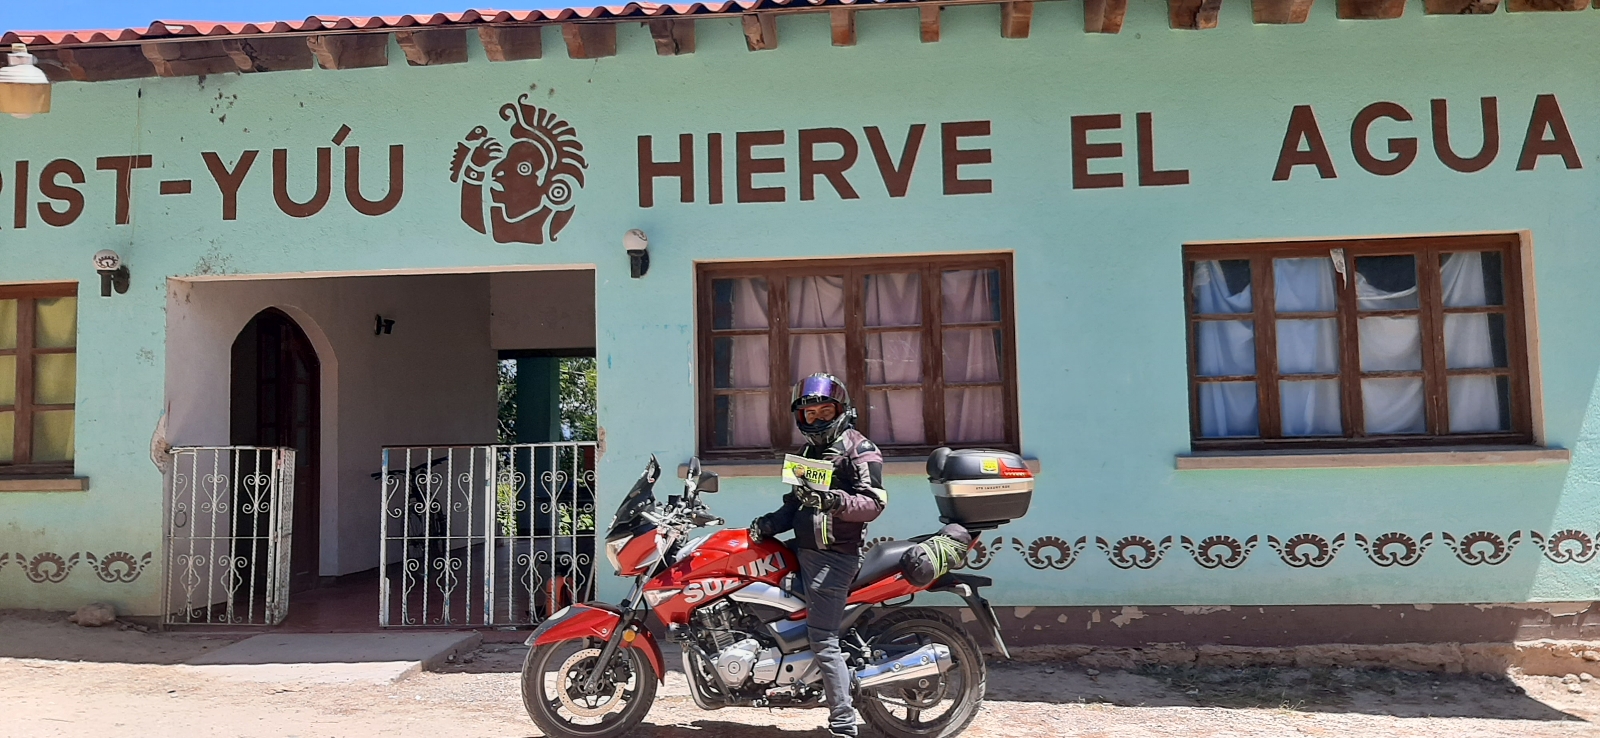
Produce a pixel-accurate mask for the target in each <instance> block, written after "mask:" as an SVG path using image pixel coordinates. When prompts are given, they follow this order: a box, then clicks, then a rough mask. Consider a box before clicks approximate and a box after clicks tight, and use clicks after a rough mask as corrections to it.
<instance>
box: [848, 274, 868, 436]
mask: <svg viewBox="0 0 1600 738" xmlns="http://www.w3.org/2000/svg"><path fill="white" fill-rule="evenodd" d="M866 278H867V275H866V272H863V271H862V270H860V269H855V268H850V269H846V270H845V271H844V364H845V366H847V367H849V370H848V375H849V376H848V377H847V378H846V379H845V383H844V386H845V390H846V391H847V392H849V393H850V399H851V400H852V401H853V402H854V403H855V406H856V408H857V410H856V414H857V415H858V421H857V422H861V421H865V422H864V423H863V427H862V432H864V433H870V432H871V430H872V417H871V415H872V413H870V412H866V408H867V345H866V344H867V340H866V322H867V321H866V302H867V300H866V292H867V291H866V289H865V285H863V284H862V282H863V281H864V280H865V279H866Z"/></svg>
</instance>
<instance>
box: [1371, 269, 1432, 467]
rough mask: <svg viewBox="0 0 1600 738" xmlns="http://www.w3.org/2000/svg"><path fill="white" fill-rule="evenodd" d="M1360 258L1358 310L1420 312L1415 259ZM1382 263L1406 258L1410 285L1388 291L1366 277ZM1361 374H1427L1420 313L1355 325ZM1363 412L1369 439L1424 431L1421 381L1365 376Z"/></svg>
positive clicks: (1425, 428) (1377, 319) (1393, 286)
mask: <svg viewBox="0 0 1600 738" xmlns="http://www.w3.org/2000/svg"><path fill="white" fill-rule="evenodd" d="M1369 258H1370V257H1368V258H1357V259H1356V275H1355V277H1356V309H1357V310H1358V311H1361V312H1366V311H1370V310H1415V309H1417V308H1418V307H1419V306H1420V305H1421V302H1420V300H1419V299H1418V292H1417V279H1416V261H1415V259H1412V258H1411V257H1401V256H1391V257H1377V258H1375V259H1372V260H1371V261H1370V262H1369V260H1368V259H1369ZM1377 259H1387V260H1401V259H1403V260H1405V261H1406V262H1407V263H1409V268H1410V270H1411V277H1410V279H1409V280H1408V281H1407V283H1406V284H1391V285H1390V287H1392V288H1393V289H1385V288H1383V287H1380V286H1378V285H1376V284H1373V282H1372V280H1370V279H1368V277H1367V275H1366V274H1363V269H1362V267H1363V266H1364V265H1365V264H1368V263H1373V264H1376V263H1378V261H1377ZM1356 334H1357V342H1358V349H1359V351H1360V352H1361V371H1364V372H1382V371H1416V372H1420V371H1422V324H1421V323H1419V322H1418V317H1417V316H1415V315H1401V316H1384V317H1361V318H1358V319H1357V322H1356ZM1361 408H1362V415H1363V416H1364V417H1365V418H1366V432H1367V433H1368V434H1369V435H1390V434H1403V433H1425V432H1427V430H1428V426H1427V422H1426V415H1424V413H1423V398H1422V378H1421V377H1384V378H1370V377H1369V378H1363V379H1362V380H1361Z"/></svg>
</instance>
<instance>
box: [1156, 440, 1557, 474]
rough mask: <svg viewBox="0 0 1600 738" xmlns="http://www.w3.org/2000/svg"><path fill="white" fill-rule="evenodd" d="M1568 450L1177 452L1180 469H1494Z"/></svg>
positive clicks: (1550, 458) (1550, 460) (1553, 460)
mask: <svg viewBox="0 0 1600 738" xmlns="http://www.w3.org/2000/svg"><path fill="white" fill-rule="evenodd" d="M1571 460H1572V452H1571V451H1569V450H1567V449H1564V448H1542V447H1538V446H1458V447H1455V448H1398V449H1360V450H1326V449H1323V450H1315V451H1311V450H1295V451H1203V452H1199V453H1194V454H1178V455H1177V456H1176V457H1174V459H1173V462H1174V464H1175V466H1176V467H1177V468H1178V469H1179V470H1180V471H1184V470H1203V469H1375V468H1384V467H1401V466H1499V465H1505V464H1565V463H1567V462H1569V461H1571Z"/></svg>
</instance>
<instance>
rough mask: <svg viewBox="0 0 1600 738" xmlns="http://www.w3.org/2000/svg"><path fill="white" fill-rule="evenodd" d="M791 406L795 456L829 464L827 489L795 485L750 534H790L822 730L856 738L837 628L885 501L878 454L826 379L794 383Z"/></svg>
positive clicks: (839, 387)
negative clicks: (798, 441)
mask: <svg viewBox="0 0 1600 738" xmlns="http://www.w3.org/2000/svg"><path fill="white" fill-rule="evenodd" d="M789 409H790V410H791V411H793V412H794V421H795V424H796V425H797V426H799V428H800V433H801V434H802V435H804V436H805V439H806V445H805V447H804V448H802V449H801V451H800V455H801V456H804V457H806V458H810V459H820V460H826V461H830V462H832V463H833V480H832V483H831V484H830V485H829V486H830V488H829V489H827V490H812V489H808V488H806V487H793V488H792V490H791V491H790V492H789V493H787V494H785V495H784V496H783V507H781V508H779V509H778V510H777V511H775V512H772V513H768V514H766V515H763V516H761V517H759V518H756V519H755V520H754V521H753V522H751V524H750V537H751V538H752V539H754V540H759V539H761V538H768V537H771V536H775V535H778V534H780V533H783V532H786V531H789V530H793V531H794V532H795V540H794V544H793V546H794V549H795V553H796V555H797V557H798V558H799V560H800V577H801V586H802V588H803V590H804V593H805V597H806V603H807V610H806V636H807V637H808V638H809V639H810V641H811V651H812V653H814V654H816V659H817V662H818V665H819V666H820V667H821V670H822V687H823V694H824V697H825V698H826V699H827V703H828V731H829V732H830V733H832V734H833V735H836V736H855V735H856V734H857V733H856V722H855V711H854V709H853V708H852V706H851V704H850V686H851V672H850V666H849V664H848V663H847V662H846V661H845V657H844V652H843V651H842V650H840V648H839V629H840V621H841V620H842V618H843V616H844V606H845V600H846V599H847V598H848V597H849V594H850V583H851V581H853V580H854V579H855V577H856V573H857V572H858V571H860V569H861V543H862V540H863V539H864V537H865V535H866V529H867V523H868V522H871V521H872V520H874V519H875V518H877V517H878V515H879V514H881V513H882V512H883V508H884V505H886V504H887V503H888V501H889V495H888V493H887V492H885V491H884V489H883V454H882V453H881V452H880V451H879V450H878V447H877V445H876V444H874V443H873V442H872V441H870V440H867V437H866V436H865V435H862V433H861V432H860V431H857V430H855V428H853V427H852V426H853V425H854V423H855V418H856V411H855V408H854V407H853V406H852V405H851V404H850V394H849V393H848V392H847V391H845V387H844V383H842V382H840V381H839V380H838V379H837V378H835V377H834V376H832V375H830V374H813V375H811V376H809V377H806V378H805V379H802V380H800V382H799V383H797V384H796V385H795V386H794V392H793V393H792V395H791V400H790V403H789Z"/></svg>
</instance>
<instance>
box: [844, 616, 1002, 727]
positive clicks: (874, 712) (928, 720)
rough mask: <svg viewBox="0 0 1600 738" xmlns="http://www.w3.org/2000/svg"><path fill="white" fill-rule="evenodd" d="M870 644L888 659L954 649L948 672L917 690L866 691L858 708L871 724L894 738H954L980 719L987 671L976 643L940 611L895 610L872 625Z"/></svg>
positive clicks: (860, 698)
mask: <svg viewBox="0 0 1600 738" xmlns="http://www.w3.org/2000/svg"><path fill="white" fill-rule="evenodd" d="M868 642H869V643H870V644H872V648H873V650H874V651H883V652H885V653H886V654H887V655H888V656H889V657H894V656H896V655H900V654H905V653H910V652H912V651H915V650H917V649H919V648H922V647H923V646H927V645H930V644H934V643H940V644H943V645H944V646H945V647H946V648H948V649H950V660H951V661H952V662H953V663H952V664H951V666H950V670H949V671H946V672H945V673H943V674H941V675H939V677H938V678H936V679H929V680H926V683H925V684H917V685H915V686H913V687H891V688H887V689H883V690H881V691H870V690H868V691H863V693H862V694H860V695H859V696H858V697H857V708H858V709H860V710H861V717H862V718H863V719H865V720H866V721H867V724H868V725H870V726H872V727H873V728H874V729H875V730H877V731H878V732H880V733H883V734H884V735H889V736H894V738H950V736H954V735H957V734H959V733H960V732H961V731H963V730H966V729H967V726H968V725H971V724H972V721H973V719H974V718H976V717H977V716H978V706H979V705H980V704H982V703H983V695H984V691H985V690H986V689H987V680H988V669H987V667H986V666H985V665H984V662H983V653H982V652H980V651H979V650H978V643H977V641H974V640H973V639H972V636H971V635H969V634H968V633H967V631H966V629H964V628H962V627H961V626H960V625H959V624H957V623H956V621H954V620H952V619H951V618H950V617H949V616H948V615H945V614H944V613H942V612H939V611H938V610H929V609H924V608H916V609H907V610H896V611H894V612H892V613H890V614H889V615H888V616H886V617H884V618H883V619H882V620H880V621H878V622H877V623H874V624H873V626H872V629H871V637H870V638H869V639H868Z"/></svg>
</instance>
